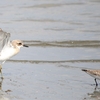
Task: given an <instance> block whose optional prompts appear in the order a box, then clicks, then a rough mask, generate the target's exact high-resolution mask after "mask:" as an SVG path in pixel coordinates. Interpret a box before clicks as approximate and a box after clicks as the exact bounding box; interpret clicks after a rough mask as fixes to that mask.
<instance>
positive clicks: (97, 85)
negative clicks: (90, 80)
mask: <svg viewBox="0 0 100 100" xmlns="http://www.w3.org/2000/svg"><path fill="white" fill-rule="evenodd" d="M94 80H95V83H96V86H98V83H97V80H96V78H95V79H94Z"/></svg>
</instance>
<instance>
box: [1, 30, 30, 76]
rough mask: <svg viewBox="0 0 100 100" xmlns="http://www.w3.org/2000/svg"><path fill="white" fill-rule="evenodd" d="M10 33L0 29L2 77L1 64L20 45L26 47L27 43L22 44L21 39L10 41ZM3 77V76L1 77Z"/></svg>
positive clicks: (14, 53) (17, 49) (14, 52)
mask: <svg viewBox="0 0 100 100" xmlns="http://www.w3.org/2000/svg"><path fill="white" fill-rule="evenodd" d="M9 38H10V33H7V32H4V31H3V30H2V29H0V62H1V64H0V72H1V77H2V71H1V69H2V64H3V63H4V62H5V61H6V60H8V59H9V58H11V57H12V56H14V55H16V54H17V53H18V52H19V51H20V48H21V47H28V46H27V45H25V44H23V42H22V41H21V40H13V41H10V40H9ZM2 78H3V77H2Z"/></svg>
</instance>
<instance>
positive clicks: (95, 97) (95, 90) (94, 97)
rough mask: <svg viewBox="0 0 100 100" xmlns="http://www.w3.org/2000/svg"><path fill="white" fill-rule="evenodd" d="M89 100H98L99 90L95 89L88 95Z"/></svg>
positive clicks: (99, 97) (99, 98) (99, 99)
mask: <svg viewBox="0 0 100 100" xmlns="http://www.w3.org/2000/svg"><path fill="white" fill-rule="evenodd" d="M88 96H90V98H91V99H96V100H100V88H97V87H96V88H95V89H94V91H93V93H88Z"/></svg>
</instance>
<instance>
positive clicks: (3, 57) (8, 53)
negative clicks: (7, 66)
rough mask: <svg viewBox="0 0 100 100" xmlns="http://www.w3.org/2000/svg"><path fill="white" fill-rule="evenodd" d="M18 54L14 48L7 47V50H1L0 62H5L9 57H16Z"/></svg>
mask: <svg viewBox="0 0 100 100" xmlns="http://www.w3.org/2000/svg"><path fill="white" fill-rule="evenodd" d="M18 52H19V50H16V49H15V48H12V47H8V48H4V49H3V50H2V52H1V53H0V60H1V61H3V60H7V59H9V58H10V57H12V56H14V55H16V54H17V53H18Z"/></svg>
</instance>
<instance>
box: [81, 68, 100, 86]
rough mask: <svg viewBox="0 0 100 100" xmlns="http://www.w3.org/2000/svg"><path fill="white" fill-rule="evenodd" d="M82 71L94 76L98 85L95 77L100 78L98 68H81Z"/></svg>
mask: <svg viewBox="0 0 100 100" xmlns="http://www.w3.org/2000/svg"><path fill="white" fill-rule="evenodd" d="M82 71H84V72H86V73H87V74H89V75H90V76H92V77H94V80H95V83H96V86H98V83H97V81H96V79H98V80H100V70H99V69H97V70H95V69H82Z"/></svg>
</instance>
